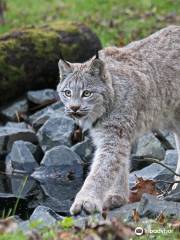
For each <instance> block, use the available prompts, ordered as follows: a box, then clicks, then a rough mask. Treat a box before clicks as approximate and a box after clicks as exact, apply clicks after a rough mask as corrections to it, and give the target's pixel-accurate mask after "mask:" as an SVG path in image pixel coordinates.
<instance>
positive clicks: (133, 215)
mask: <svg viewBox="0 0 180 240" xmlns="http://www.w3.org/2000/svg"><path fill="white" fill-rule="evenodd" d="M132 218H133V220H134V221H135V222H138V221H139V220H140V216H139V212H138V211H137V210H136V209H133V213H132Z"/></svg>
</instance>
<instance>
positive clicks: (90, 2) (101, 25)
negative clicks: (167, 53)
mask: <svg viewBox="0 0 180 240" xmlns="http://www.w3.org/2000/svg"><path fill="white" fill-rule="evenodd" d="M4 15H5V24H4V25H1V26H0V33H5V32H7V31H9V30H11V29H13V28H19V27H26V26H28V25H38V24H46V23H47V22H50V21H53V20H59V19H64V20H73V21H76V22H77V21H78V22H81V23H85V24H86V25H88V26H89V27H91V28H92V29H93V30H94V31H95V32H96V33H97V35H98V36H99V37H100V39H101V41H102V43H103V46H107V45H117V46H120V45H121V46H122V45H124V44H127V43H128V42H130V41H132V40H135V39H139V38H142V37H144V36H147V35H149V34H150V33H152V32H154V31H155V30H157V29H160V28H162V27H164V26H167V25H170V24H180V0H38V1H37V0H26V1H23V0H6V8H5V13H4Z"/></svg>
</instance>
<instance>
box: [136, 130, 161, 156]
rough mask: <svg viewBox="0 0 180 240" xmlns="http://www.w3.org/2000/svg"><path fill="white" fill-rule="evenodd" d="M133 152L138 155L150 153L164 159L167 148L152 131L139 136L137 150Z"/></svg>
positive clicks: (149, 154)
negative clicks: (165, 148)
mask: <svg viewBox="0 0 180 240" xmlns="http://www.w3.org/2000/svg"><path fill="white" fill-rule="evenodd" d="M133 154H134V155H136V156H146V155H148V156H152V157H154V158H157V159H160V160H162V159H164V156H165V150H164V148H163V147H162V146H161V143H160V142H159V141H158V140H157V139H156V137H155V136H154V135H153V134H152V133H148V134H145V135H144V136H143V137H141V138H139V140H138V142H137V149H136V152H134V153H133Z"/></svg>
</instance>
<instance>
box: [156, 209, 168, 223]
mask: <svg viewBox="0 0 180 240" xmlns="http://www.w3.org/2000/svg"><path fill="white" fill-rule="evenodd" d="M165 220H166V217H165V216H164V214H163V212H161V213H160V214H159V216H158V217H157V218H156V221H157V222H158V223H159V224H161V225H163V224H164V223H165Z"/></svg>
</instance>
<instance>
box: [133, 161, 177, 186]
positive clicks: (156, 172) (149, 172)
mask: <svg viewBox="0 0 180 240" xmlns="http://www.w3.org/2000/svg"><path fill="white" fill-rule="evenodd" d="M168 167H170V168H171V169H172V170H175V169H176V167H175V166H173V165H168ZM136 176H137V177H143V178H144V179H154V180H155V179H156V180H166V181H171V180H173V173H172V172H170V171H169V170H168V169H166V168H165V167H163V166H161V165H159V164H157V163H152V164H151V165H149V166H147V167H145V168H143V169H141V170H138V171H134V172H131V173H130V174H129V183H130V187H132V186H134V184H135V182H136Z"/></svg>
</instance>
